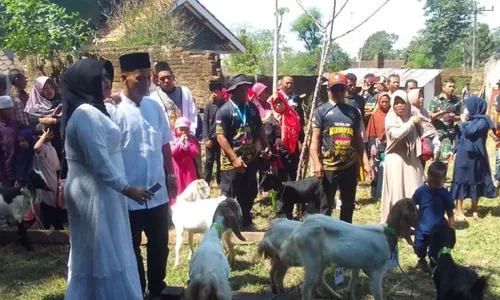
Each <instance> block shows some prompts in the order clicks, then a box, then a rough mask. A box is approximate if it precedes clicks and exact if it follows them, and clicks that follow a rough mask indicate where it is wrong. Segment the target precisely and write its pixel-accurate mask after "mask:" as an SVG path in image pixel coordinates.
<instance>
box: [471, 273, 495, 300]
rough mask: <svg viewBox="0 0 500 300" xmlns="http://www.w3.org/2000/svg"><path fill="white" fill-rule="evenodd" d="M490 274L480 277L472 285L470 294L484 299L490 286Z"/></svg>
mask: <svg viewBox="0 0 500 300" xmlns="http://www.w3.org/2000/svg"><path fill="white" fill-rule="evenodd" d="M489 277H490V275H486V276H481V277H479V278H478V279H477V280H476V281H475V282H474V283H473V284H472V287H471V291H470V294H471V295H473V296H475V297H477V299H483V298H484V293H485V291H486V289H487V288H488V279H489Z"/></svg>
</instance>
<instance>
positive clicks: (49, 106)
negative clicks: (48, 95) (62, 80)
mask: <svg viewBox="0 0 500 300" xmlns="http://www.w3.org/2000/svg"><path fill="white" fill-rule="evenodd" d="M48 81H50V82H52V84H53V85H54V89H56V95H55V96H54V98H53V99H50V100H49V99H45V97H43V96H42V94H43V87H44V86H45V84H46V83H47V82H48ZM59 104H60V99H58V93H57V86H56V84H55V83H54V82H53V81H52V79H50V78H49V77H47V76H40V77H38V78H37V79H36V80H35V84H34V86H33V89H32V90H31V93H30V97H29V99H28V102H27V103H26V107H25V108H24V112H26V113H28V114H31V115H34V116H39V117H50V116H52V115H53V114H54V112H55V111H56V109H57V108H58V107H59Z"/></svg>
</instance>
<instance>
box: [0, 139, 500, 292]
mask: <svg viewBox="0 0 500 300" xmlns="http://www.w3.org/2000/svg"><path fill="white" fill-rule="evenodd" d="M489 151H490V154H493V153H494V152H493V149H492V148H490V149H489ZM492 158H493V155H492ZM491 162H492V164H493V163H494V161H493V160H492V161H491ZM450 177H451V172H450V176H449V178H450ZM357 199H358V200H357V209H356V211H355V213H354V222H355V223H360V224H366V223H377V222H378V219H379V215H380V203H379V202H374V201H371V200H370V199H369V191H368V186H367V184H366V183H361V184H360V186H359V188H358V194H357ZM467 204H468V205H470V202H468V203H467ZM270 206H271V205H270V203H269V202H268V201H265V200H261V201H257V202H256V204H255V206H254V213H255V215H256V220H255V223H256V226H257V227H258V228H259V229H263V230H264V229H266V228H267V224H268V223H269V220H270V219H272V217H273V213H272V212H271V208H270ZM467 207H468V206H467ZM479 213H480V216H481V218H479V219H477V220H475V219H472V218H469V222H468V223H467V224H464V225H462V226H460V227H459V228H457V244H456V247H455V249H454V250H453V257H454V259H455V260H456V261H457V262H458V263H460V264H462V265H466V266H470V267H473V268H475V269H476V270H477V271H478V272H479V273H480V274H490V275H491V277H490V279H489V289H488V293H487V297H486V299H500V260H498V259H496V258H495V257H497V255H498V253H500V243H499V242H498V241H499V240H500V222H499V221H500V219H499V218H498V217H499V216H500V206H499V202H498V200H497V199H494V200H484V201H483V202H481V204H480V210H479ZM335 217H338V212H335ZM399 247H400V263H401V267H402V269H403V270H404V272H406V273H407V275H408V277H409V280H408V279H407V278H406V277H405V276H404V275H403V274H402V273H401V271H400V270H399V269H398V270H396V269H394V270H390V271H389V272H388V273H387V275H386V277H385V279H384V294H385V299H398V300H399V299H422V300H427V299H429V300H430V299H435V290H434V284H433V282H432V280H431V278H430V276H428V275H420V274H416V273H415V272H414V266H415V265H416V263H417V259H416V256H415V255H414V254H413V250H412V249H411V248H410V247H409V246H408V245H407V244H406V242H405V241H403V240H400V243H399ZM68 249H69V247H68V246H36V248H35V251H34V252H32V253H27V252H26V251H25V250H24V249H21V248H20V247H19V246H16V245H8V246H2V247H0V299H3V300H8V299H29V300H38V299H44V300H55V299H63V297H64V291H65V271H66V262H67V259H68ZM170 249H171V252H170V255H169V261H168V270H167V278H166V281H167V284H169V285H176V286H184V285H185V283H186V281H187V276H188V275H187V274H188V262H187V253H188V251H187V247H186V246H184V247H183V248H182V260H181V265H180V267H179V268H178V269H176V270H172V265H173V251H172V249H173V247H171V248H170ZM236 250H237V257H236V258H237V261H238V262H237V265H236V267H235V270H231V278H230V281H231V285H232V288H233V290H239V291H246V292H269V291H270V286H269V279H268V272H269V268H270V266H269V262H268V261H259V262H255V261H254V260H253V256H254V253H255V250H256V246H255V245H242V246H237V247H236ZM143 251H144V249H143ZM328 272H329V273H328V274H327V276H328V277H329V278H330V282H332V281H333V272H332V271H331V270H330V271H328ZM346 275H347V276H349V271H346ZM302 277H303V274H302V270H301V269H300V268H293V269H291V270H289V272H288V274H287V276H286V277H285V282H286V287H289V288H291V287H297V286H298V285H299V284H300V283H301V282H302ZM412 284H413V295H411V293H412ZM368 286H369V282H368V278H367V277H366V276H365V275H364V274H362V273H361V276H360V280H359V281H358V284H357V286H356V291H357V292H356V295H357V297H358V299H373V297H372V296H371V295H370V292H369V287H368ZM344 288H345V284H342V285H340V286H339V287H337V289H340V290H343V289H344ZM291 298H292V297H291V295H290V294H289V295H284V296H282V297H281V298H277V299H291Z"/></svg>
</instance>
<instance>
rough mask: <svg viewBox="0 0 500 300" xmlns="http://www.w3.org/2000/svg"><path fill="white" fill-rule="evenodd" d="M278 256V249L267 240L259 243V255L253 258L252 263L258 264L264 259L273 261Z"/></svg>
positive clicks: (256, 254)
mask: <svg viewBox="0 0 500 300" xmlns="http://www.w3.org/2000/svg"><path fill="white" fill-rule="evenodd" d="M275 256H276V249H274V247H273V246H272V245H271V244H270V243H269V242H268V241H266V240H265V239H264V240H262V241H261V242H260V243H259V246H258V247H257V253H255V256H254V257H253V259H252V261H253V262H255V263H257V262H259V261H261V260H262V259H263V258H264V259H273V258H274V257H275Z"/></svg>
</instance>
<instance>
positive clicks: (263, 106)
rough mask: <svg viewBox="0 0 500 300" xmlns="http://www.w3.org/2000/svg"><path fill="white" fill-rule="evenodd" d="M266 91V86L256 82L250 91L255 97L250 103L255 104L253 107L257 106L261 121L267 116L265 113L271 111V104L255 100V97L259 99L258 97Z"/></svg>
mask: <svg viewBox="0 0 500 300" xmlns="http://www.w3.org/2000/svg"><path fill="white" fill-rule="evenodd" d="M266 90H267V86H266V85H265V84H263V83H260V82H257V83H256V84H254V85H253V87H252V91H253V92H254V93H255V96H254V97H253V99H252V103H253V104H255V106H257V108H258V109H259V114H260V118H261V119H263V118H264V117H265V116H266V115H267V112H268V111H270V110H271V103H269V102H267V100H266V101H259V99H257V97H259V95H260V94H262V93H263V92H265V91H266Z"/></svg>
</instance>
